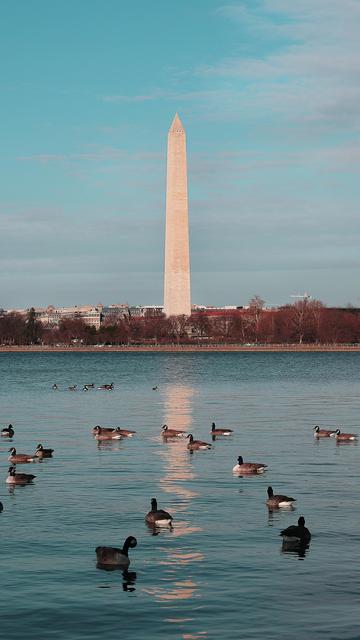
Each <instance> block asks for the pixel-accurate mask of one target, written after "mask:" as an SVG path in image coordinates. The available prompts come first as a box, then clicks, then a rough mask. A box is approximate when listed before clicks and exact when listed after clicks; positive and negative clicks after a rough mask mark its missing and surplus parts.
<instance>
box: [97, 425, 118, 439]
mask: <svg viewBox="0 0 360 640" xmlns="http://www.w3.org/2000/svg"><path fill="white" fill-rule="evenodd" d="M114 431H115V429H114V427H100V425H99V424H98V425H96V427H93V429H91V433H92V434H93V435H94V436H95V435H96V434H97V433H114Z"/></svg>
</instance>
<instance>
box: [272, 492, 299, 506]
mask: <svg viewBox="0 0 360 640" xmlns="http://www.w3.org/2000/svg"><path fill="white" fill-rule="evenodd" d="M267 494H268V499H267V500H266V504H267V506H268V507H273V508H278V507H292V506H293V504H294V502H296V498H289V496H283V495H281V494H278V495H274V492H273V489H272V487H268V490H267Z"/></svg>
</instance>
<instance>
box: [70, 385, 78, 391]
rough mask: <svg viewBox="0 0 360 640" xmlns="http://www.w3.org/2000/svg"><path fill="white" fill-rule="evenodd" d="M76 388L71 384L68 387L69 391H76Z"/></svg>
mask: <svg viewBox="0 0 360 640" xmlns="http://www.w3.org/2000/svg"><path fill="white" fill-rule="evenodd" d="M76 388H77V384H72V385H71V386H70V387H68V390H69V391H76Z"/></svg>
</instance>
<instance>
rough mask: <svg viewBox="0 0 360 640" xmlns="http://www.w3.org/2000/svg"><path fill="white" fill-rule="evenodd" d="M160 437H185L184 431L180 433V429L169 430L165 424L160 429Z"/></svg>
mask: <svg viewBox="0 0 360 640" xmlns="http://www.w3.org/2000/svg"><path fill="white" fill-rule="evenodd" d="M161 435H162V436H163V437H164V438H182V437H183V436H185V435H186V431H182V430H181V429H169V427H168V426H167V424H164V426H163V427H161Z"/></svg>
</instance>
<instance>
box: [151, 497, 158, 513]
mask: <svg viewBox="0 0 360 640" xmlns="http://www.w3.org/2000/svg"><path fill="white" fill-rule="evenodd" d="M151 511H157V500H156V498H152V499H151Z"/></svg>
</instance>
